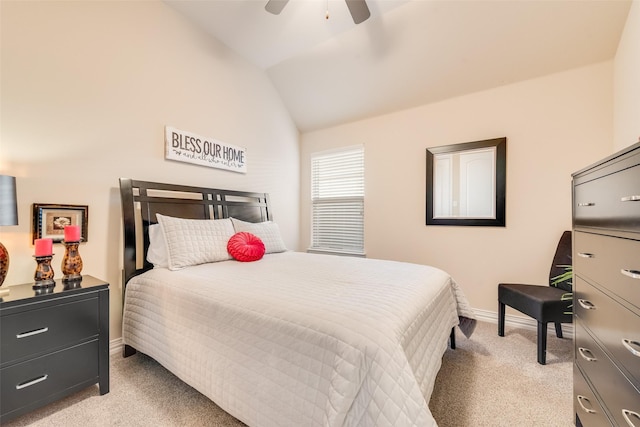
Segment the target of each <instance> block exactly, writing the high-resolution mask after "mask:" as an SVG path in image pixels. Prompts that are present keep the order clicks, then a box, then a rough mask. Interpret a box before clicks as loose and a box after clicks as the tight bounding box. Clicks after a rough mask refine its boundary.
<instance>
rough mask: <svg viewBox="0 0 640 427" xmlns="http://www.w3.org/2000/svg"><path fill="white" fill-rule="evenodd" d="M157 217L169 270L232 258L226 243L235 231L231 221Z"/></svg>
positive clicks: (157, 215)
mask: <svg viewBox="0 0 640 427" xmlns="http://www.w3.org/2000/svg"><path fill="white" fill-rule="evenodd" d="M156 217H157V218H158V223H159V224H160V226H161V227H162V232H163V234H164V239H165V241H166V246H167V253H168V254H169V270H179V269H181V268H184V267H188V266H190V265H197V264H204V263H207V262H216V261H225V260H228V259H231V255H229V252H227V242H228V241H229V239H230V238H231V236H233V235H234V234H235V232H234V230H233V224H232V223H231V220H230V219H228V218H227V219H183V218H174V217H170V216H165V215H160V214H156Z"/></svg>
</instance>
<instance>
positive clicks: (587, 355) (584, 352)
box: [578, 347, 598, 362]
mask: <svg viewBox="0 0 640 427" xmlns="http://www.w3.org/2000/svg"><path fill="white" fill-rule="evenodd" d="M578 353H580V356H582V358H583V359H584V360H586V361H587V362H597V361H598V359H596V358H595V357H593V353H591V350H589V349H588V348H584V347H578Z"/></svg>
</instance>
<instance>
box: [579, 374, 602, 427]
mask: <svg viewBox="0 0 640 427" xmlns="http://www.w3.org/2000/svg"><path fill="white" fill-rule="evenodd" d="M573 407H574V409H575V413H576V415H578V417H580V422H581V423H582V427H611V423H610V422H609V418H607V415H606V414H605V412H604V409H602V406H600V402H599V401H598V399H597V398H596V396H595V394H594V393H593V391H592V390H591V387H589V384H587V381H586V380H585V379H584V377H583V375H582V372H580V369H578V366H577V365H575V364H574V365H573Z"/></svg>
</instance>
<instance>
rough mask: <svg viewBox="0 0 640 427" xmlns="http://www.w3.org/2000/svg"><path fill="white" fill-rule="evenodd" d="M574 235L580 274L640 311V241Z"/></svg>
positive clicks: (577, 269) (576, 265) (576, 261)
mask: <svg viewBox="0 0 640 427" xmlns="http://www.w3.org/2000/svg"><path fill="white" fill-rule="evenodd" d="M639 204H640V202H639ZM573 234H574V236H573V239H574V249H575V254H574V258H573V265H574V268H575V270H576V271H578V274H580V275H582V276H585V277H588V278H590V279H592V280H593V281H595V282H597V283H599V284H601V285H602V286H604V287H606V288H607V289H609V290H610V291H611V292H613V293H615V294H616V295H618V296H620V297H621V298H622V299H624V300H626V301H627V302H629V303H631V304H634V305H636V307H639V310H640V300H639V299H638V296H639V295H640V241H638V240H629V239H622V238H619V237H611V236H602V235H600V234H591V233H582V232H579V231H576V232H574V233H573Z"/></svg>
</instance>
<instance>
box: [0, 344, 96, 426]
mask: <svg viewBox="0 0 640 427" xmlns="http://www.w3.org/2000/svg"><path fill="white" fill-rule="evenodd" d="M98 350H99V344H98V340H94V341H89V342H87V343H84V344H80V345H77V346H75V347H70V348H68V349H65V350H62V351H58V352H54V353H51V354H48V355H46V356H41V357H37V358H35V359H31V360H29V361H27V362H23V363H18V364H15V365H13V366H9V367H7V368H4V369H1V370H0V391H1V394H2V414H3V416H4V415H7V416H8V417H10V416H11V412H13V411H16V410H19V409H20V408H22V407H25V406H30V407H37V406H39V404H40V403H41V402H42V401H43V400H45V399H46V400H51V398H52V397H54V396H55V395H56V394H57V393H62V394H64V393H65V392H66V390H68V389H71V388H72V387H74V386H78V385H91V384H94V383H96V382H97V381H98V376H97V373H98Z"/></svg>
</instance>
